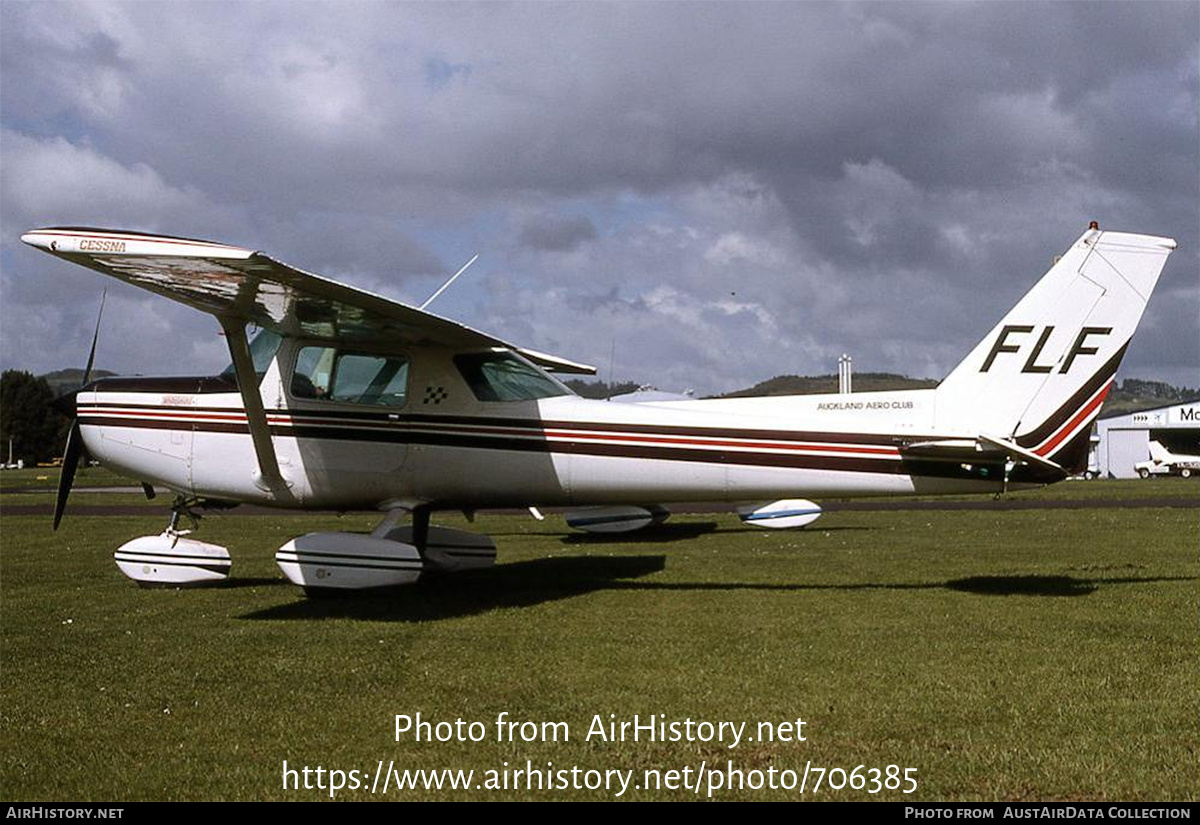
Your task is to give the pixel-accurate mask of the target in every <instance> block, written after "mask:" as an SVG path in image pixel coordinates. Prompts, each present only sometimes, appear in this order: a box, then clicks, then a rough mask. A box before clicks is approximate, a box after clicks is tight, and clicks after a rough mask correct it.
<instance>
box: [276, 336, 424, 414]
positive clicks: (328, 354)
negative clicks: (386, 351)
mask: <svg viewBox="0 0 1200 825" xmlns="http://www.w3.org/2000/svg"><path fill="white" fill-rule="evenodd" d="M407 387H408V361H407V360H406V359H404V358H402V357H400V356H396V355H392V356H383V355H371V354H369V353H364V352H342V351H338V350H337V349H335V348H333V347H302V348H301V349H300V353H299V355H298V356H297V357H296V369H295V371H294V372H293V373H292V397H294V398H315V399H320V400H323V401H340V402H342V403H344V404H371V405H375V406H384V407H401V406H403V405H404V396H405V391H406V389H407Z"/></svg>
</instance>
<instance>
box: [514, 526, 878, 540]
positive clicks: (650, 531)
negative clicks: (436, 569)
mask: <svg viewBox="0 0 1200 825" xmlns="http://www.w3.org/2000/svg"><path fill="white" fill-rule="evenodd" d="M874 529H876V528H874V527H863V526H845V527H836V526H835V527H828V528H824V529H822V528H819V527H818V528H813V529H812V530H811V531H810V532H814V533H837V532H841V531H843V530H874ZM716 532H720V533H721V534H723V535H724V534H729V533H758V534H759V535H766V533H765V532H764V531H763V529H762V528H761V527H729V526H724V527H723V526H721V525H720V524H718V523H717V522H715V521H700V522H681V523H679V524H669V523H668V524H652V525H650V526H649V527H643V528H642V529H641V530H637V531H636V532H631V533H570V534H568V535H565V536H563V537H562V539H561V541H562V543H563V544H567V545H592V544H656V543H659V542H668V541H683V540H685V539H695V538H699V537H700V536H703V535H707V534H709V533H716ZM492 535H495V534H494V533H493V534H492Z"/></svg>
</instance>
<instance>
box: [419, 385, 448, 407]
mask: <svg viewBox="0 0 1200 825" xmlns="http://www.w3.org/2000/svg"><path fill="white" fill-rule="evenodd" d="M446 396H447V392H446V388H445V387H433V386H430V387H426V388H425V400H424V401H422V402H421V403H422V404H441V403H442V402H443V401H445V400H446Z"/></svg>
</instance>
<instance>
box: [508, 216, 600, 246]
mask: <svg viewBox="0 0 1200 825" xmlns="http://www.w3.org/2000/svg"><path fill="white" fill-rule="evenodd" d="M595 239H596V227H595V226H593V225H592V222H591V221H590V220H588V219H587V218H586V217H584V216H583V215H575V216H571V217H563V218H558V217H547V218H544V219H542V220H539V221H536V222H530V223H527V224H525V226H524V227H523V228H522V229H521V237H520V241H521V243H522V244H524V245H525V246H527V247H529V248H531V249H539V250H544V251H547V252H570V251H571V250H573V249H577V248H578V247H579V245H580V244H582V243H585V242H587V241H592V240H595Z"/></svg>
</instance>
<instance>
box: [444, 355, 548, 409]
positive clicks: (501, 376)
mask: <svg viewBox="0 0 1200 825" xmlns="http://www.w3.org/2000/svg"><path fill="white" fill-rule="evenodd" d="M454 365H455V366H456V367H458V371H459V372H460V373H461V374H462V377H463V379H464V380H465V381H466V382H467V386H468V387H470V388H471V392H473V393H474V394H475V397H476V398H478V399H479V400H480V401H532V400H535V399H538V398H553V397H554V396H557V395H570V394H571V391H570V390H569V389H567V388H566V387H564V386H563V385H562V384H560V383H559V382H558V381H556V380H554V379H553V378H551V377H550V376H549V375H547V374H546V373H544V372H542V370H540V369H538V368H537V367H535V366H534V365H533V364H530V363H529V362H528V361H526V360H524V359H523V358H520V357H518V356H517V355H515V354H514V353H511V352H480V353H474V354H471V355H456V356H454Z"/></svg>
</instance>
